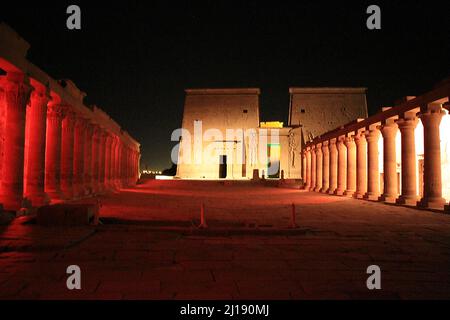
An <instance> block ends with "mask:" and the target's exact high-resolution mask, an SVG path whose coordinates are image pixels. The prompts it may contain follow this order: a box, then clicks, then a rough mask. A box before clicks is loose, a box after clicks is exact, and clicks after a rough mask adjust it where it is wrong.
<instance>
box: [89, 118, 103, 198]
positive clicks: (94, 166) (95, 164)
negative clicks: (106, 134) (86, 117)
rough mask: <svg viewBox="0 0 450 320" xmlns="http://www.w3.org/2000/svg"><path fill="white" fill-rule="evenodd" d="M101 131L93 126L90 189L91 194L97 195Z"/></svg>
mask: <svg viewBox="0 0 450 320" xmlns="http://www.w3.org/2000/svg"><path fill="white" fill-rule="evenodd" d="M101 135H102V131H101V129H100V127H99V126H98V125H93V127H92V137H93V139H92V161H91V171H92V179H91V188H92V193H93V194H98V193H99V191H100V186H99V182H100V176H99V174H100V169H99V167H100V137H101Z"/></svg>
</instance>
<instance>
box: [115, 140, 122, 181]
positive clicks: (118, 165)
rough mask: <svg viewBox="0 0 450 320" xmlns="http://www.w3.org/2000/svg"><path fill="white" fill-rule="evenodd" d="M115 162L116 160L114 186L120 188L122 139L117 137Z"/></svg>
mask: <svg viewBox="0 0 450 320" xmlns="http://www.w3.org/2000/svg"><path fill="white" fill-rule="evenodd" d="M116 152H117V162H116V188H117V189H120V188H122V179H121V177H122V173H121V163H122V141H121V140H120V139H118V141H117V150H116Z"/></svg>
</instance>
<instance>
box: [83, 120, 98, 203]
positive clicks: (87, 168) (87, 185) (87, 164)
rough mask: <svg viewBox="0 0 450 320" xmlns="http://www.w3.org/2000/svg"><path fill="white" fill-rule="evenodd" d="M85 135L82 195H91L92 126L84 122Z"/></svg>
mask: <svg viewBox="0 0 450 320" xmlns="http://www.w3.org/2000/svg"><path fill="white" fill-rule="evenodd" d="M86 121H87V123H86V134H85V135H84V139H85V140H84V165H83V171H84V172H83V174H84V186H83V187H84V194H85V195H90V194H93V189H92V144H93V140H94V139H95V138H94V126H93V125H92V124H91V123H89V122H88V120H86Z"/></svg>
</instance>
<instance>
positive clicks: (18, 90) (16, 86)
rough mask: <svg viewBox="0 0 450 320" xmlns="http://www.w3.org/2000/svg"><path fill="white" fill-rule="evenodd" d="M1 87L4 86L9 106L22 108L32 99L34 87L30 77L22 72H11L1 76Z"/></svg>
mask: <svg viewBox="0 0 450 320" xmlns="http://www.w3.org/2000/svg"><path fill="white" fill-rule="evenodd" d="M0 87H2V88H3V92H4V95H5V98H6V99H5V100H6V103H7V104H8V106H10V107H17V108H21V107H23V106H26V104H27V102H28V101H29V99H30V95H31V92H32V91H33V87H32V86H31V84H30V81H29V79H28V77H27V76H26V75H24V74H21V73H10V72H8V74H7V75H6V76H2V77H0Z"/></svg>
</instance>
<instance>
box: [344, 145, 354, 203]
mask: <svg viewBox="0 0 450 320" xmlns="http://www.w3.org/2000/svg"><path fill="white" fill-rule="evenodd" d="M345 146H346V147H347V189H346V190H345V193H344V194H345V195H346V196H347V197H353V195H354V194H355V192H356V144H355V139H354V138H353V137H347V138H345Z"/></svg>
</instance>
